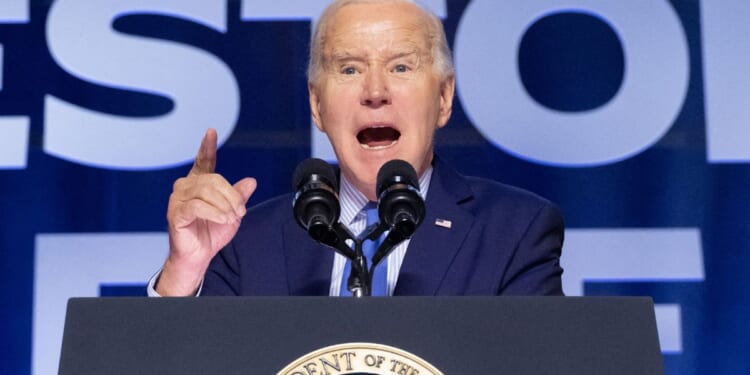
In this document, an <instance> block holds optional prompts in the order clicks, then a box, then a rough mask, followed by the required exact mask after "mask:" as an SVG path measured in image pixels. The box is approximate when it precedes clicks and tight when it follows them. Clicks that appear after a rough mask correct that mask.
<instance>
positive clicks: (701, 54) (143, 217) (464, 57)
mask: <svg viewBox="0 0 750 375" xmlns="http://www.w3.org/2000/svg"><path fill="white" fill-rule="evenodd" d="M326 3H327V1H325V0H318V1H311V0H304V1H302V0H300V1H292V0H287V1H281V0H274V1H269V0H244V1H241V0H229V1H226V2H222V1H215V2H205V1H199V0H190V1H187V0H172V1H168V0H163V1H155V0H154V1H146V0H143V1H122V2H120V1H115V0H106V1H104V0H98V1H86V0H57V1H51V0H47V1H44V0H39V1H36V0H3V2H2V4H0V48H1V49H0V52H1V54H0V66H1V67H2V69H1V70H0V71H1V72H2V73H1V75H0V194H1V196H2V198H0V285H2V286H3V291H2V293H0V353H1V354H0V374H30V373H34V374H47V373H55V371H56V370H55V369H56V361H57V357H56V355H58V354H59V353H58V352H57V351H59V332H60V329H61V326H60V325H61V322H62V319H63V317H64V300H65V299H66V298H68V297H71V296H87V295H120V294H132V293H134V292H135V293H136V294H137V293H141V291H142V283H143V282H145V280H146V279H147V278H148V276H149V275H150V272H153V271H155V270H156V269H157V268H158V267H159V265H160V264H159V262H160V260H161V259H163V256H164V254H165V252H166V242H165V237H164V232H165V229H166V221H165V215H166V205H167V199H168V196H169V194H170V191H171V187H172V183H173V181H174V180H175V179H176V178H178V177H180V176H183V175H185V174H186V173H187V171H188V169H189V164H190V158H191V157H192V155H193V154H194V152H195V151H196V150H197V146H198V144H199V142H200V137H201V135H202V134H203V132H204V131H205V129H206V128H207V127H215V128H217V129H218V130H219V133H220V138H221V139H220V141H221V142H222V143H223V145H222V146H221V148H220V150H219V155H218V158H219V163H218V172H220V173H222V174H223V175H224V176H225V177H226V178H227V179H228V180H230V181H236V180H238V179H240V178H242V177H244V176H248V175H249V176H254V177H256V178H257V179H258V181H259V187H258V190H257V192H256V193H255V195H254V196H253V197H252V198H251V204H255V203H258V202H261V201H262V200H264V199H267V198H269V197H272V196H274V195H277V194H280V193H284V192H287V191H289V190H290V178H291V172H292V170H293V169H294V167H295V166H296V164H297V163H298V162H299V161H301V160H302V159H304V158H307V157H310V156H311V155H313V156H320V157H330V156H331V154H330V151H329V150H327V149H326V148H325V147H323V146H322V145H323V144H324V143H325V142H324V141H323V139H322V138H320V135H318V134H315V133H314V132H313V131H312V130H311V125H310V113H309V109H308V103H307V89H306V78H305V74H304V72H305V63H306V59H307V53H308V38H309V35H310V26H311V20H313V19H314V17H315V16H316V15H317V14H318V13H319V12H320V9H322V7H323V6H324V5H325V4H326ZM425 3H426V4H428V5H429V6H430V7H432V8H433V9H434V10H435V11H436V13H437V14H439V15H440V16H441V17H443V18H444V19H445V26H446V31H447V33H448V38H449V41H450V43H451V45H452V47H453V49H454V54H455V56H454V60H455V62H456V71H457V79H458V81H457V85H458V92H457V94H458V97H457V98H456V102H455V106H454V113H453V117H452V119H451V121H450V123H449V125H448V127H447V128H445V129H442V130H440V131H439V132H438V135H437V152H438V153H439V154H440V155H441V156H442V157H443V158H444V159H446V160H448V161H449V162H451V163H452V164H454V165H456V166H458V168H459V169H460V170H461V171H462V172H464V173H466V174H471V175H479V176H485V177H489V178H493V179H496V180H498V181H502V182H506V183H510V184H515V185H518V186H521V187H524V188H527V189H529V190H532V191H535V192H537V193H539V194H541V195H543V196H545V197H547V198H549V199H550V200H552V201H554V202H556V203H558V204H559V205H560V206H561V207H562V209H563V211H564V213H565V218H566V224H567V227H568V232H567V233H566V237H567V238H566V241H567V242H566V246H565V247H564V251H563V252H564V258H563V262H564V266H565V267H566V274H565V276H564V278H565V280H564V282H565V289H566V293H568V294H573V295H575V294H585V295H649V296H652V297H653V298H654V301H655V302H656V303H657V317H658V319H659V330H660V338H661V340H662V350H663V351H664V353H665V354H664V355H665V357H664V358H665V364H666V370H667V373H668V374H707V373H712V374H740V373H750V359H748V356H747V354H746V351H747V350H746V348H747V347H750V324H748V323H747V317H748V316H750V293H749V292H748V291H750V276H748V275H750V273H748V272H745V271H746V269H747V268H748V267H750V220H749V219H748V217H747V212H748V208H749V207H750V165H749V163H750V147H748V146H747V145H748V140H750V125H748V124H750V102H749V101H748V98H750V92H748V91H750V89H748V88H749V87H750V75H748V74H747V66H750V41H749V39H748V38H747V35H748V33H750V26H749V25H750V23H748V22H747V19H749V18H750V3H747V2H746V1H743V0H733V1H729V0H728V1H723V2H709V1H699V0H672V1H663V0H633V1H627V2H623V1H618V0H597V1H594V0H589V1H586V0H579V1H553V0H537V1H520V0H519V1H502V2H501V1H494V0H484V1H482V0H474V1H468V0H456V1H452V0H449V1H446V0H433V1H425ZM60 301H63V302H62V304H61V302H60Z"/></svg>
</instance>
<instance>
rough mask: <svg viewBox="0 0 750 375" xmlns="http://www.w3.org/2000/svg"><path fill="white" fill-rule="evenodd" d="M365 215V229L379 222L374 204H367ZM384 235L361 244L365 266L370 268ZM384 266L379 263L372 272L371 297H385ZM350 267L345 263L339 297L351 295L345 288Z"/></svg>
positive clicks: (386, 271)
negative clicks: (365, 261) (365, 259)
mask: <svg viewBox="0 0 750 375" xmlns="http://www.w3.org/2000/svg"><path fill="white" fill-rule="evenodd" d="M362 210H363V211H365V213H366V214H367V224H366V225H365V228H367V227H369V226H370V225H372V224H375V223H377V222H378V221H379V217H378V207H377V205H376V203H375V202H370V203H368V204H367V205H366V206H365V207H364V208H363V209H362ZM384 235H385V234H383V235H381V236H380V238H378V239H376V240H375V241H369V240H365V241H364V243H362V253H363V254H364V256H365V257H366V258H367V266H368V267H372V262H371V259H372V256H373V255H375V251H376V250H377V249H378V246H380V243H381V242H383V238H384ZM385 264H387V262H386V261H381V262H380V264H379V265H378V267H377V268H376V269H375V270H374V271H373V275H372V295H373V296H385V295H387V294H386V291H387V284H388V281H387V279H388V269H387V267H385ZM351 267H352V262H351V261H350V260H347V261H346V265H345V266H344V275H343V278H342V279H341V292H340V295H341V296H350V295H351V293H350V292H349V289H348V288H347V281H348V280H349V274H350V273H351Z"/></svg>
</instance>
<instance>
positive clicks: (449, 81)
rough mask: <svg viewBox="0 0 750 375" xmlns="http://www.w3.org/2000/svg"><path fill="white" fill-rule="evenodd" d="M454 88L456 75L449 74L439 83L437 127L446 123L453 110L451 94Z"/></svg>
mask: <svg viewBox="0 0 750 375" xmlns="http://www.w3.org/2000/svg"><path fill="white" fill-rule="evenodd" d="M455 89H456V76H455V75H453V74H451V75H450V76H448V78H446V79H445V80H444V81H443V82H442V83H441V84H440V114H439V115H438V122H437V127H438V128H442V127H443V126H445V124H447V123H448V119H450V118H451V113H452V112H453V95H454V91H455Z"/></svg>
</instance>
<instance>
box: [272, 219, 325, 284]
mask: <svg viewBox="0 0 750 375" xmlns="http://www.w3.org/2000/svg"><path fill="white" fill-rule="evenodd" d="M290 212H291V208H290ZM283 235H284V237H283V243H284V246H283V247H284V258H285V262H286V269H287V283H288V286H289V294H290V295H306V296H327V295H329V292H330V287H331V270H332V269H333V253H334V251H333V249H330V248H328V247H325V246H323V245H321V244H318V243H316V242H315V241H313V240H312V239H311V238H310V237H309V236H308V234H307V233H306V232H305V231H304V230H303V229H302V228H300V226H299V225H297V223H296V222H294V219H291V220H288V221H287V222H286V223H285V225H284V227H283Z"/></svg>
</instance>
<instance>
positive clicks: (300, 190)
mask: <svg viewBox="0 0 750 375" xmlns="http://www.w3.org/2000/svg"><path fill="white" fill-rule="evenodd" d="M292 182H293V185H292V188H293V189H295V191H296V193H295V194H294V200H293V202H292V205H293V207H294V217H295V219H296V220H297V223H298V224H299V225H300V226H301V227H302V228H303V229H305V230H306V231H307V233H308V234H309V235H310V237H312V238H313V239H314V240H315V241H318V242H322V243H325V244H332V243H336V242H338V241H337V240H338V238H337V236H336V235H335V231H334V230H332V227H333V225H334V224H336V223H338V221H339V214H340V213H341V207H340V205H339V198H338V180H337V178H336V173H334V171H333V168H332V167H331V166H330V165H329V164H328V163H326V162H325V161H323V160H320V159H315V158H310V159H306V160H304V161H302V162H301V163H300V164H299V165H297V168H296V169H295V170H294V175H293V178H292Z"/></svg>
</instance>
